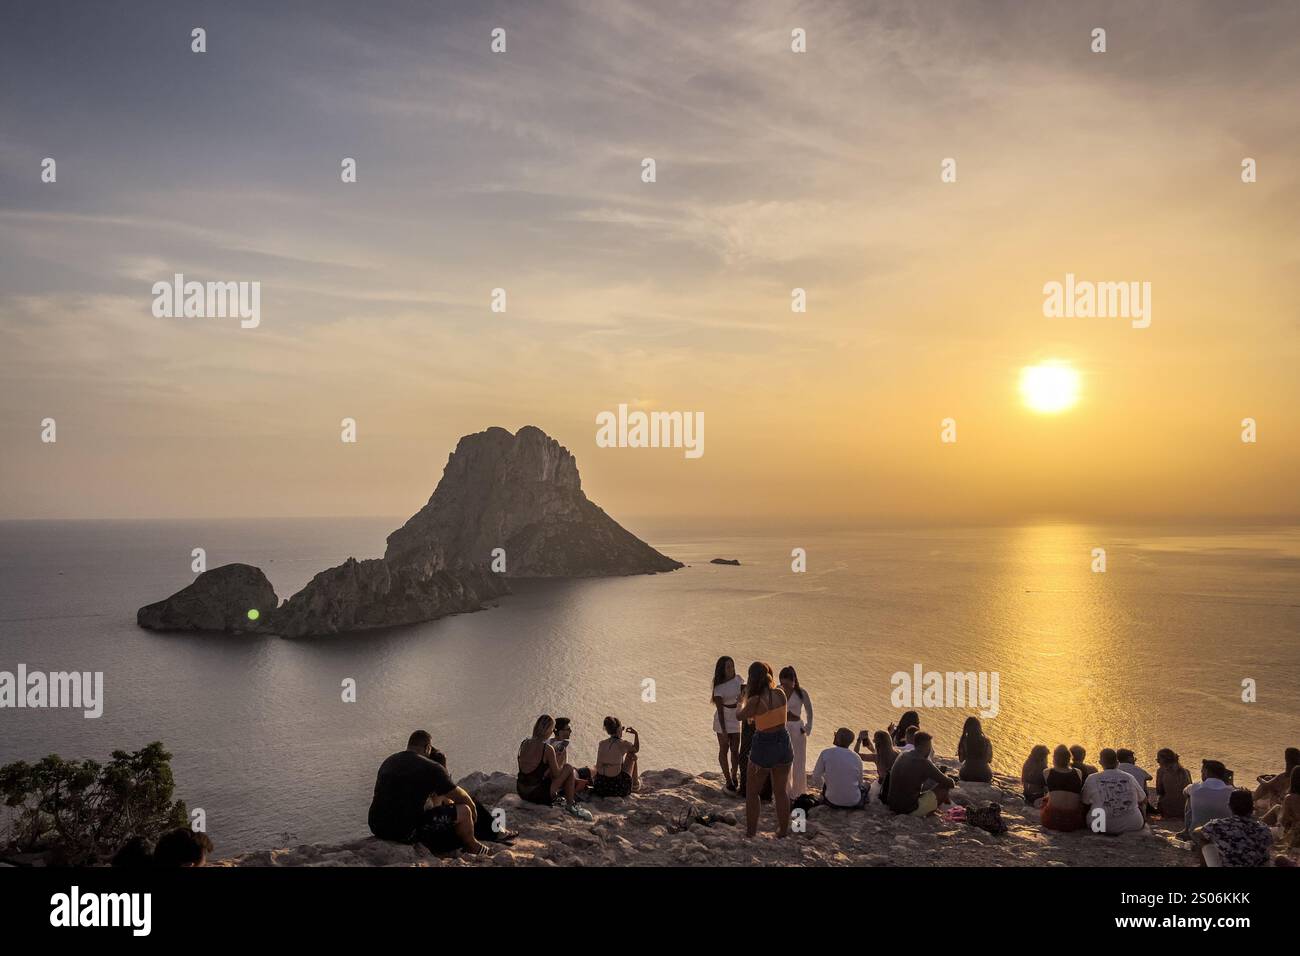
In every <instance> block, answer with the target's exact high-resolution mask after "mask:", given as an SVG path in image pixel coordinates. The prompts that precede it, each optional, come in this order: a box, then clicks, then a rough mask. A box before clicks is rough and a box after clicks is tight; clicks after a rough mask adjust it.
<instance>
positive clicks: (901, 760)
mask: <svg viewBox="0 0 1300 956" xmlns="http://www.w3.org/2000/svg"><path fill="white" fill-rule="evenodd" d="M932 752H933V745H932V743H931V739H930V735H929V734H927V733H925V732H924V731H921V732H920V733H918V734H916V735H915V737H913V738H912V749H911V750H908V751H905V752H903V753H901V754H899V755H898V759H897V760H895V761H894V765H893V766H892V767H890V768H889V800H888V803H889V809H891V810H893V811H894V812H895V813H910V814H912V815H913V816H917V817H924V816H929V815H930V814H931V813H934V812H935V811H937V810H938V809H939V807H941V806H942V805H943V804H945V803H947V802H948V794H949V792H950V791H951V790H952V786H953V781H952V778H951V777H949V776H948V775H947V774H945V773H944V772H943V771H942V770H940V769H939V768H938V767H936V766H935V765H934V764H933V763H931V762H930V756H931V753H932Z"/></svg>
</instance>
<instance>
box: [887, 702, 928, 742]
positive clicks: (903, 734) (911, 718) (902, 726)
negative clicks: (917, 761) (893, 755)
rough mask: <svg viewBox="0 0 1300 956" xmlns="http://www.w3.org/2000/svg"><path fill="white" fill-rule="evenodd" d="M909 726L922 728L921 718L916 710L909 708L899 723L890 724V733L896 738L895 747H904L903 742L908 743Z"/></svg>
mask: <svg viewBox="0 0 1300 956" xmlns="http://www.w3.org/2000/svg"><path fill="white" fill-rule="evenodd" d="M909 727H915V728H916V729H917V730H920V729H921V718H920V716H919V715H918V714H917V712H916V711H914V710H909V711H908V712H907V713H905V714H904V715H903V716H902V717H900V718H899V720H898V724H897V725H894V724H890V725H889V734H890V736H891V737H892V738H893V740H894V746H895V747H902V746H903V744H905V743H907V728H909Z"/></svg>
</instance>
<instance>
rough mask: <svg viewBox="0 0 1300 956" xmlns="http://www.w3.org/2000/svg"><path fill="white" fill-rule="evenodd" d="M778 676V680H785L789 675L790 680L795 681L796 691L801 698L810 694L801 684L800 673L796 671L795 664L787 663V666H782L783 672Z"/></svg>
mask: <svg viewBox="0 0 1300 956" xmlns="http://www.w3.org/2000/svg"><path fill="white" fill-rule="evenodd" d="M776 676H777V679H778V680H785V679H786V678H787V677H788V678H789V679H790V680H792V681H794V692H795V693H796V694H798V695H799V697H800V699H805V698H807V696H808V695H807V694H805V693H804V692H803V688H802V687H800V686H799V675H798V674H796V673H795V671H794V665H792V664H786V665H785V667H782V668H781V673H780V674H777V675H776Z"/></svg>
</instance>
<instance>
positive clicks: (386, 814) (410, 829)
mask: <svg viewBox="0 0 1300 956" xmlns="http://www.w3.org/2000/svg"><path fill="white" fill-rule="evenodd" d="M432 753H433V738H432V737H430V736H429V734H428V732H427V731H423V730H417V731H416V732H415V733H413V734H411V737H410V739H409V740H408V741H407V742H406V749H405V750H403V751H401V752H399V753H395V754H393V755H392V756H391V757H389V758H388V759H387V760H385V761H384V762H383V763H382V764H381V765H380V767H379V775H378V776H377V777H376V778H375V796H374V799H373V800H372V801H371V802H370V814H369V823H370V832H371V833H373V834H374V835H375V836H377V837H379V838H380V839H381V840H394V841H396V842H398V843H415V842H419V843H423V844H424V845H425V846H427V847H428V848H429V849H430V850H432V851H433V852H435V853H440V852H444V851H447V850H455V849H465V850H467V851H468V852H470V853H474V854H485V853H487V852H488V849H487V847H485V846H483V845H482V844H481V843H479V842H478V841H477V840H476V839H474V822H475V816H476V811H475V808H474V799H473V797H471V796H470V795H469V794H468V793H466V792H465V791H464V790H462V789H461V788H460V787H458V786H456V784H455V783H453V782H452V779H451V776H450V775H449V774H448V773H447V769H446V768H445V767H444V766H443V765H442V764H440V763H436V762H435V761H433V760H431V759H430V754H432ZM430 802H431V803H432V806H428V805H427V804H429V803H430Z"/></svg>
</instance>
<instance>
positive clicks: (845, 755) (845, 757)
mask: <svg viewBox="0 0 1300 956" xmlns="http://www.w3.org/2000/svg"><path fill="white" fill-rule="evenodd" d="M865 734H866V731H865V730H864V731H863V732H862V733H861V734H859V735H858V738H857V740H858V745H859V746H861V744H862V743H863V735H865ZM833 743H834V746H833V747H827V748H826V749H825V750H823V751H822V752H821V754H819V755H818V757H817V763H816V765H815V766H814V767H813V772H812V776H811V777H809V778H808V780H809V783H811V784H812V786H813V788H814V789H815V788H817V787H821V790H822V800H821V802H822V803H823V804H825V805H826V806H828V807H835V808H836V809H838V810H860V809H862V807H863V805H865V804H866V802H867V788H866V787H865V786H863V783H862V763H863V761H864V760H872V759H874V758H875V754H863V753H861V752H860V751H857V750H850V749H849V744H851V743H853V731H851V730H849V728H847V727H841V728H840V729H839V730H837V731H835V738H834V741H833Z"/></svg>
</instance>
